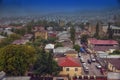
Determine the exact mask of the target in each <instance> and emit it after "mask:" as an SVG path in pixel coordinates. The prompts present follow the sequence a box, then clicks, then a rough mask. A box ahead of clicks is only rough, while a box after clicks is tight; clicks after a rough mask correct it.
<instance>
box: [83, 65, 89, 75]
mask: <svg viewBox="0 0 120 80" xmlns="http://www.w3.org/2000/svg"><path fill="white" fill-rule="evenodd" d="M83 69H84V71H85V72H87V73H88V72H89V68H88V66H87V64H86V63H83Z"/></svg>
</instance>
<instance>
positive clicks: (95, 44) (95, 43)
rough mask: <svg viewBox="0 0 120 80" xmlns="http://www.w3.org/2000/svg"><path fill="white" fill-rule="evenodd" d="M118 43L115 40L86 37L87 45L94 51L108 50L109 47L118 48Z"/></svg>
mask: <svg viewBox="0 0 120 80" xmlns="http://www.w3.org/2000/svg"><path fill="white" fill-rule="evenodd" d="M118 45H119V43H118V42H117V41H115V40H97V39H95V38H90V39H88V47H89V48H90V49H92V50H93V52H94V51H108V50H110V49H119V46H118Z"/></svg>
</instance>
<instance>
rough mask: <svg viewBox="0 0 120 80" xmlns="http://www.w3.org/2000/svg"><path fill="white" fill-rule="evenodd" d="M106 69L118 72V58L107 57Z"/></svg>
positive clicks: (119, 68) (119, 70)
mask: <svg viewBox="0 0 120 80" xmlns="http://www.w3.org/2000/svg"><path fill="white" fill-rule="evenodd" d="M106 61H107V63H108V70H109V71H112V72H120V64H119V63H120V58H108V59H107V60H106Z"/></svg>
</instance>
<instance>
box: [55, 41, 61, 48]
mask: <svg viewBox="0 0 120 80" xmlns="http://www.w3.org/2000/svg"><path fill="white" fill-rule="evenodd" d="M57 47H63V45H62V43H60V42H57V43H56V44H55V48H57Z"/></svg>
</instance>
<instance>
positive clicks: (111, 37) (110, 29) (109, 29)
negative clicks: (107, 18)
mask: <svg viewBox="0 0 120 80" xmlns="http://www.w3.org/2000/svg"><path fill="white" fill-rule="evenodd" d="M110 25H111V23H108V29H107V34H108V39H113V30H112V28H111V27H110Z"/></svg>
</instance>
